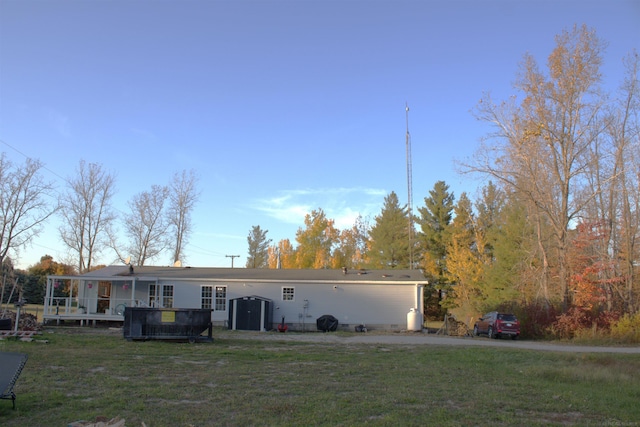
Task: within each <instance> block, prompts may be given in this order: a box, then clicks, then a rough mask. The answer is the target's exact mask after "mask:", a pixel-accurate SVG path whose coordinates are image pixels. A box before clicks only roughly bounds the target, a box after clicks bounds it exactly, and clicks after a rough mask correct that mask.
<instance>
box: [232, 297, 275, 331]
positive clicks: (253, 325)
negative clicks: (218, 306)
mask: <svg viewBox="0 0 640 427" xmlns="http://www.w3.org/2000/svg"><path fill="white" fill-rule="evenodd" d="M272 319H273V301H271V300H270V299H267V298H263V297H259V296H255V295H254V296H247V297H240V298H234V299H231V300H229V329H234V330H235V329H238V330H243V331H269V330H271V329H272V328H273V320H272Z"/></svg>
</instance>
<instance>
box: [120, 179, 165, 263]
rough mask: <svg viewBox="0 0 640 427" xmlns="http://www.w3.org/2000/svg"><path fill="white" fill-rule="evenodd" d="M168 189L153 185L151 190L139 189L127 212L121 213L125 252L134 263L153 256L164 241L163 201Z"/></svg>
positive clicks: (161, 249)
mask: <svg viewBox="0 0 640 427" xmlns="http://www.w3.org/2000/svg"><path fill="white" fill-rule="evenodd" d="M168 196H169V188H168V187H165V186H160V185H153V186H152V187H151V191H143V192H141V193H138V194H136V195H135V196H133V199H132V200H131V201H129V203H128V204H129V208H130V209H131V213H129V214H127V215H125V218H124V222H125V232H126V234H127V236H128V238H129V245H128V248H127V249H128V251H129V255H130V256H131V261H132V263H133V264H135V265H144V264H145V262H146V261H148V260H151V259H154V258H155V257H157V256H158V255H159V254H160V253H161V252H162V251H163V250H164V249H165V248H166V247H167V244H168V240H167V229H168V226H169V224H168V222H167V219H166V215H165V202H166V201H167V198H168Z"/></svg>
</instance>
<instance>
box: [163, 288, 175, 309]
mask: <svg viewBox="0 0 640 427" xmlns="http://www.w3.org/2000/svg"><path fill="white" fill-rule="evenodd" d="M162 307H163V308H173V285H163V286H162Z"/></svg>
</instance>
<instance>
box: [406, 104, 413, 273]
mask: <svg viewBox="0 0 640 427" xmlns="http://www.w3.org/2000/svg"><path fill="white" fill-rule="evenodd" d="M405 113H406V116H407V138H406V139H407V140H406V144H407V199H408V201H407V211H408V213H409V269H410V270H413V171H412V166H411V165H412V160H411V134H410V133H409V104H407V103H405Z"/></svg>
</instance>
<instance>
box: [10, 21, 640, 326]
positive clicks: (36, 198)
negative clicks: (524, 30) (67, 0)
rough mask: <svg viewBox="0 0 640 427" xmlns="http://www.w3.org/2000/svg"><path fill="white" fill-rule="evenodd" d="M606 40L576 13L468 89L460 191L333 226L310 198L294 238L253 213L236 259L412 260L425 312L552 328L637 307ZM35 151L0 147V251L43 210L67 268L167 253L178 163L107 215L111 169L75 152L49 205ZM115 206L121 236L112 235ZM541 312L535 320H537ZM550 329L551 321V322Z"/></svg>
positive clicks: (629, 111) (626, 95)
mask: <svg viewBox="0 0 640 427" xmlns="http://www.w3.org/2000/svg"><path fill="white" fill-rule="evenodd" d="M605 47H606V43H605V42H604V41H603V40H601V39H599V38H598V37H597V36H596V34H595V31H593V30H591V29H589V28H587V27H586V26H582V27H578V26H575V27H573V28H572V29H570V30H567V31H564V32H562V33H561V34H559V35H558V36H557V37H556V45H555V47H554V49H553V50H552V52H551V53H550V55H549V57H548V58H547V68H546V69H543V68H542V67H541V66H540V65H539V64H538V63H537V61H536V60H535V59H534V58H533V57H532V56H530V55H525V56H524V57H523V60H522V62H521V64H520V68H519V72H518V74H517V76H516V79H515V83H514V89H515V94H514V95H513V96H512V97H510V98H508V99H506V100H498V101H494V100H493V99H492V97H491V96H490V94H486V95H484V96H483V97H482V99H481V100H480V102H479V103H478V105H477V106H476V107H475V109H474V111H473V112H474V114H475V116H476V117H477V119H478V120H480V121H482V122H485V123H487V124H488V125H489V126H490V127H491V128H492V131H491V133H490V134H488V135H486V137H485V138H484V139H483V140H482V143H481V144H480V145H479V147H478V150H477V152H476V153H475V155H474V156H473V157H472V158H470V159H465V160H463V161H460V162H459V163H458V166H459V168H460V172H461V173H463V174H473V175H475V176H478V177H481V178H483V179H485V184H484V185H483V186H481V187H480V188H479V189H478V195H477V196H476V197H475V200H472V198H471V197H470V196H469V195H468V194H466V193H463V194H460V195H459V197H458V198H457V199H456V198H455V196H454V194H453V193H452V192H451V191H450V190H449V186H448V185H447V184H446V183H445V182H444V181H438V182H436V183H435V185H434V186H433V189H432V190H431V191H430V192H429V195H428V196H427V197H425V198H424V203H423V204H422V205H421V206H419V207H418V208H417V210H416V212H415V213H414V212H409V210H408V207H407V205H402V204H401V203H400V202H399V200H398V196H397V194H396V193H395V192H390V193H389V194H388V195H387V196H386V197H385V198H384V201H383V206H382V209H381V211H380V213H379V214H378V215H377V216H376V217H375V218H373V220H370V219H369V218H362V217H359V218H358V219H357V220H356V221H355V223H354V225H353V226H352V227H351V228H348V229H345V230H339V229H338V228H337V227H336V226H335V221H334V220H332V219H331V218H328V217H327V216H326V214H325V212H324V211H323V210H322V209H321V208H318V209H316V210H313V211H312V212H310V213H308V214H307V215H306V216H305V219H304V225H303V226H302V227H300V228H299V229H298V231H297V233H296V236H295V241H294V242H292V241H290V240H289V239H282V240H280V241H278V242H276V243H273V242H272V241H271V240H270V239H269V238H268V237H267V233H268V231H267V230H263V229H262V228H261V227H260V226H259V225H256V226H253V227H252V229H251V230H250V232H249V235H248V237H247V242H248V246H249V253H248V257H247V264H246V266H247V267H251V268H347V269H360V268H371V269H373V268H385V269H387V268H392V269H394V268H398V269H399V268H419V269H421V270H422V271H424V274H425V277H426V278H427V279H428V281H429V284H430V285H429V289H428V290H427V292H426V303H427V304H426V306H427V309H428V312H429V313H432V314H433V315H434V316H437V315H440V314H442V313H443V312H445V311H454V312H456V313H459V314H460V315H461V316H464V317H465V320H466V319H468V318H470V317H471V316H472V315H476V314H477V313H482V312H484V311H488V310H493V309H496V308H499V307H502V308H513V310H514V311H515V310H518V307H531V308H532V309H531V310H530V311H528V312H524V313H521V317H524V318H525V320H527V319H528V320H529V322H526V323H527V324H529V325H544V324H549V325H550V326H551V327H552V328H555V329H554V330H555V331H556V332H557V333H558V334H563V333H565V332H566V334H571V333H573V332H571V331H575V330H576V329H579V328H581V327H582V328H587V327H590V326H591V325H596V326H598V327H603V328H606V327H608V325H610V324H611V322H612V321H613V320H615V319H618V318H621V317H623V316H625V315H633V314H635V313H637V312H638V311H639V309H640V300H639V298H640V289H639V288H640V279H639V274H638V273H639V272H638V269H639V266H640V248H639V243H638V241H639V238H640V126H639V121H638V118H639V117H638V112H639V110H640V109H639V106H640V103H639V99H640V97H639V95H640V90H639V87H640V86H639V82H638V66H639V64H640V61H639V59H638V55H637V52H632V53H630V54H629V55H628V56H627V57H625V58H624V59H623V64H624V68H625V75H624V79H623V81H622V82H621V83H620V84H619V86H618V87H617V89H616V90H612V91H607V90H605V85H604V82H603V76H602V70H601V68H602V58H603V53H604V51H605ZM41 168H42V164H41V163H40V162H39V161H36V160H31V159H28V160H27V161H26V162H25V164H24V165H22V166H14V165H12V164H11V163H10V162H9V161H8V160H7V159H6V156H5V155H4V154H3V155H2V156H0V213H1V214H2V216H1V217H0V219H1V221H2V223H1V224H0V227H1V228H0V263H2V264H3V265H4V263H5V262H4V261H5V260H6V259H7V256H8V254H9V253H17V252H18V251H19V250H20V249H21V248H23V247H24V246H25V245H26V244H27V243H29V242H30V241H32V239H33V238H34V237H35V236H37V235H38V233H39V232H40V231H41V230H42V227H43V224H44V223H45V221H47V219H48V218H49V217H50V216H52V215H60V216H61V218H62V219H63V221H62V225H61V227H60V230H59V232H60V236H61V241H62V242H63V243H64V244H65V245H66V246H67V247H68V248H69V249H70V250H71V252H72V253H74V254H75V255H76V261H75V264H76V267H75V270H76V271H77V272H79V273H83V272H86V271H89V270H90V269H92V268H93V267H94V262H95V260H96V259H97V256H98V254H99V253H100V252H101V251H102V250H104V249H106V248H112V249H114V250H116V253H117V254H118V257H119V258H120V259H122V258H124V256H125V254H127V255H128V256H130V257H131V259H130V261H131V262H132V263H134V264H137V265H144V264H145V263H147V262H150V261H151V260H154V259H157V257H158V256H160V254H162V253H163V252H164V251H166V250H169V251H170V252H171V253H172V254H173V260H174V262H175V261H178V260H180V259H181V258H182V257H183V248H184V245H185V243H186V241H187V239H188V236H189V232H190V230H191V220H190V213H191V211H192V209H193V207H194V205H195V203H196V202H197V199H198V190H197V179H196V176H195V174H194V173H193V172H186V171H184V172H182V173H181V174H180V173H178V174H175V175H174V177H173V180H172V181H171V183H170V184H169V185H167V186H152V188H151V189H149V190H148V191H144V192H141V193H139V194H137V195H136V196H135V197H134V198H133V199H132V200H131V201H130V202H129V208H130V212H129V213H127V214H123V215H116V214H114V210H113V208H112V206H111V204H110V202H111V198H112V195H113V192H114V191H115V190H114V182H115V179H114V177H113V176H112V175H111V174H109V173H108V172H106V171H105V170H104V169H103V168H102V167H101V166H100V165H98V164H87V163H85V162H84V161H81V162H80V164H79V166H78V169H77V171H76V175H75V176H74V177H71V178H68V179H67V180H66V191H64V192H63V193H62V195H61V197H60V198H59V200H57V201H56V203H55V204H54V206H52V205H51V204H48V203H46V202H45V201H44V200H46V197H45V196H46V195H49V194H51V192H52V190H53V185H52V184H51V183H48V182H46V181H44V180H43V179H42V177H41V175H40V173H39V172H40V169H41ZM118 218H119V219H120V220H122V224H123V225H124V229H125V233H124V234H125V235H126V236H127V242H125V243H124V244H123V243H119V242H118V241H117V239H116V238H115V237H114V236H115V233H114V230H113V227H114V224H115V223H116V220H117V219H118ZM545 319H546V320H545ZM563 331H565V332H563Z"/></svg>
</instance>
